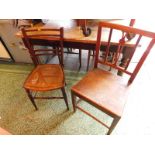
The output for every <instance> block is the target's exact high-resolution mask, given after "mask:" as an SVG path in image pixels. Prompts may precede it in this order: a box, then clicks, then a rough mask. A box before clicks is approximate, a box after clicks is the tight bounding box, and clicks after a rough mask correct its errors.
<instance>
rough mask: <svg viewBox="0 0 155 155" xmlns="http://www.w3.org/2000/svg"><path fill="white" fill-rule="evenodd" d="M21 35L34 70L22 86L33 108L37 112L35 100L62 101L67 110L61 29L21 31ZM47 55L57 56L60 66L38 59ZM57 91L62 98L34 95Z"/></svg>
mask: <svg viewBox="0 0 155 155" xmlns="http://www.w3.org/2000/svg"><path fill="white" fill-rule="evenodd" d="M22 33H23V36H24V37H23V41H24V43H25V46H26V47H27V48H28V51H29V54H30V56H31V58H32V60H33V62H34V64H35V68H34V69H33V70H32V72H31V73H30V74H29V75H28V77H27V79H26V80H25V82H24V85H23V87H24V88H25V90H26V92H27V95H28V97H29V99H30V101H31V102H32V104H33V106H34V107H35V109H36V110H38V107H37V105H36V103H35V99H64V101H65V104H66V106H67V109H69V106H68V100H67V95H66V92H65V77H64V71H63V28H60V29H47V28H44V29H36V28H35V29H28V30H25V29H22ZM36 37H37V40H36ZM49 38H50V39H49ZM46 47H47V48H46ZM49 47H50V48H49ZM49 55H52V56H53V55H56V56H58V59H59V63H60V64H46V63H45V62H41V60H40V57H42V56H49ZM44 58H45V57H44ZM58 89H60V90H61V92H62V96H56V97H54V96H50V97H49V96H46V97H43V96H37V95H36V93H37V92H45V91H52V90H58Z"/></svg>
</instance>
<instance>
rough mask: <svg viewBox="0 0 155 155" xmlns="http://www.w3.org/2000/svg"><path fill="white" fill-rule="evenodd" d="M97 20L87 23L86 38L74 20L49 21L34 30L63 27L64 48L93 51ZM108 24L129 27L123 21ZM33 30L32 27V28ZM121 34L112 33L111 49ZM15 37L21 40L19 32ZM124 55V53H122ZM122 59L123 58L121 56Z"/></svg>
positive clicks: (127, 23)
mask: <svg viewBox="0 0 155 155" xmlns="http://www.w3.org/2000/svg"><path fill="white" fill-rule="evenodd" d="M98 22H99V20H97V21H95V22H93V21H92V22H89V23H88V26H89V27H90V28H91V35H90V36H88V37H85V36H84V34H83V32H82V30H81V27H80V26H77V23H76V21H75V20H67V21H63V20H62V21H61V20H58V21H57V20H51V21H50V22H48V23H46V24H37V25H35V26H34V27H35V28H59V27H64V47H66V48H75V49H85V50H95V47H96V39H97V29H98V27H97V25H98ZM108 22H113V23H120V24H123V25H129V21H124V20H109V21H108ZM32 29H33V27H32ZM108 33H109V31H107V30H104V33H103V37H102V45H101V50H104V49H105V44H106V42H107V37H108ZM121 35H122V33H116V32H115V33H114V35H113V36H114V38H112V42H113V45H112V46H111V48H112V49H114V50H115V49H116V48H117V45H118V40H119V39H120V36H121ZM16 36H17V37H20V38H22V34H21V32H20V31H19V32H17V33H16ZM134 45H135V42H134V39H132V41H129V42H126V44H125V46H126V47H125V48H124V50H127V51H128V52H130V51H131V50H132V49H133V46H134ZM123 53H125V52H123ZM123 57H125V56H124V55H123Z"/></svg>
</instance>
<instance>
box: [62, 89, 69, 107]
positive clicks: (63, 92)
mask: <svg viewBox="0 0 155 155" xmlns="http://www.w3.org/2000/svg"><path fill="white" fill-rule="evenodd" d="M61 91H62V94H63V97H64V100H65V104H66V106H67V110H69V105H68V100H67V95H66V91H65V88H64V87H63V88H61Z"/></svg>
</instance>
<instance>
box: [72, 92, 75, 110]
mask: <svg viewBox="0 0 155 155" xmlns="http://www.w3.org/2000/svg"><path fill="white" fill-rule="evenodd" d="M71 97H72V104H73V110H74V112H76V107H75V104H76V96H75V95H74V93H73V91H71Z"/></svg>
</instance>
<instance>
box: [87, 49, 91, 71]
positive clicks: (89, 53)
mask: <svg viewBox="0 0 155 155" xmlns="http://www.w3.org/2000/svg"><path fill="white" fill-rule="evenodd" d="M90 55H91V50H89V51H88V59H87V71H88V69H89V61H90Z"/></svg>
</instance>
